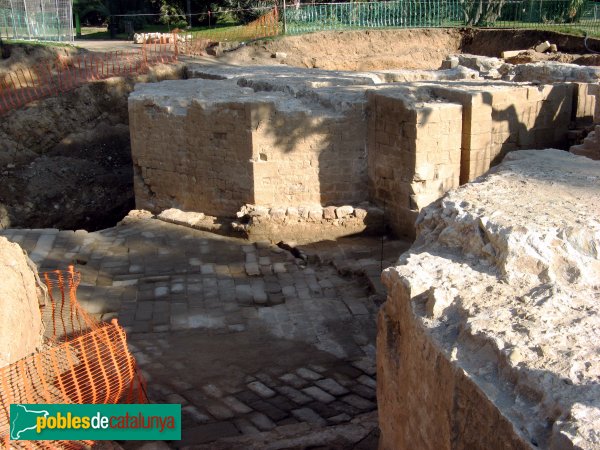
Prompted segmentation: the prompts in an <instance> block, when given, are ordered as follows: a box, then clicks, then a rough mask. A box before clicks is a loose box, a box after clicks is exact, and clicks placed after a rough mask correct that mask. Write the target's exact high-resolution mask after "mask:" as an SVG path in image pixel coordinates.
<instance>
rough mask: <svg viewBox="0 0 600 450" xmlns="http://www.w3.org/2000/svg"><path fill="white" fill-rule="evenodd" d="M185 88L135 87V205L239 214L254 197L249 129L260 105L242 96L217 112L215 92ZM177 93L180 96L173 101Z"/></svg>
mask: <svg viewBox="0 0 600 450" xmlns="http://www.w3.org/2000/svg"><path fill="white" fill-rule="evenodd" d="M196 81H199V80H196ZM180 83H181V84H179V83H178V82H171V81H167V82H163V83H160V84H158V85H156V87H155V86H150V85H138V86H136V91H135V92H134V93H133V94H132V95H131V96H130V97H129V120H130V128H131V130H134V131H133V132H132V133H131V152H132V157H133V164H134V189H135V198H136V205H137V207H138V209H148V210H150V211H153V212H159V211H161V210H163V209H168V208H171V207H176V208H179V209H184V210H190V211H202V212H207V213H209V214H214V215H230V214H235V211H237V209H238V208H239V204H240V202H252V201H253V200H254V194H253V173H252V164H251V162H250V161H251V159H252V146H251V142H252V140H251V134H252V133H251V129H250V126H251V122H252V116H253V115H256V114H257V112H256V111H257V110H259V111H260V108H261V107H262V106H263V105H261V104H260V102H253V103H250V102H244V101H243V99H242V100H241V101H237V102H235V101H224V102H220V103H219V105H218V107H214V102H218V94H217V93H215V94H213V96H212V97H211V96H210V95H203V94H200V92H201V89H202V85H201V83H200V85H192V82H190V81H181V82H180ZM174 89H175V90H177V91H178V92H179V93H180V94H182V96H181V97H179V96H178V97H177V98H174V99H173V100H171V99H172V98H173V97H174V96H173V95H172V93H173V90H174ZM241 91H242V90H241V89H240V88H238V89H237V92H232V94H238V96H241ZM146 93H149V94H150V95H149V96H145V94H146ZM194 94H195V95H198V98H197V99H193V97H194ZM182 98H186V99H189V100H187V102H186V103H185V104H183V103H181V99H182ZM203 100H204V101H203ZM210 100H213V101H212V102H211V101H210Z"/></svg>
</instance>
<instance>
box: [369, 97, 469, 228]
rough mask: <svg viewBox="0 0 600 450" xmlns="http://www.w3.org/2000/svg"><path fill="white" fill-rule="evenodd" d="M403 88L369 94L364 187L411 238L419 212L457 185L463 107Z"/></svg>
mask: <svg viewBox="0 0 600 450" xmlns="http://www.w3.org/2000/svg"><path fill="white" fill-rule="evenodd" d="M425 98H426V100H429V101H422V100H421V101H419V98H418V96H415V95H413V94H412V93H411V92H410V91H408V90H406V89H386V90H381V91H370V92H369V106H370V114H369V156H368V158H369V159H368V161H369V164H368V166H369V191H370V197H371V198H372V199H373V201H374V202H375V203H377V204H378V205H380V206H385V208H384V209H385V211H386V217H387V219H388V222H389V224H390V225H391V227H392V228H393V230H394V231H395V232H396V233H398V234H401V235H407V236H412V235H413V234H414V223H415V220H416V218H417V215H418V214H419V210H420V209H421V208H423V207H424V206H427V205H428V204H429V203H431V202H432V201H434V200H437V199H438V198H439V197H440V196H441V195H443V194H444V193H445V192H447V191H448V190H449V189H452V188H455V187H458V183H459V175H460V155H461V124H462V107H461V105H458V104H455V103H440V102H431V101H430V98H427V97H425Z"/></svg>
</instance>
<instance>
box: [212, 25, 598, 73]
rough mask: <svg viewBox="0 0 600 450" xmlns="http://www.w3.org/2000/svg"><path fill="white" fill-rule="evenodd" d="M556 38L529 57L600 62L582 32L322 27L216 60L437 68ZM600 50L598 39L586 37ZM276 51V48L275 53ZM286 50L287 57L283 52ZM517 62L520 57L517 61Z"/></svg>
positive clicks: (342, 67)
mask: <svg viewBox="0 0 600 450" xmlns="http://www.w3.org/2000/svg"><path fill="white" fill-rule="evenodd" d="M546 40H548V41H550V42H551V43H554V44H557V46H558V50H559V53H556V54H553V55H546V54H538V55H533V56H531V57H530V58H529V59H528V60H527V61H525V60H523V61H522V62H531V61H544V60H551V61H559V62H569V63H574V64H579V65H597V64H600V58H599V57H598V55H594V54H586V53H589V52H588V51H587V50H586V48H585V46H584V39H583V37H578V36H571V35H566V34H561V33H555V32H550V31H527V30H461V29H435V28H430V29H406V30H362V31H326V32H320V33H312V34H305V35H300V36H286V37H284V38H279V39H274V40H261V41H257V42H253V43H250V44H248V45H246V46H244V47H242V48H240V49H238V50H236V51H232V52H229V53H225V54H224V55H223V56H222V57H221V58H219V59H218V60H219V61H220V62H224V63H227V64H235V65H246V64H252V65H256V64H259V65H272V64H277V63H281V64H287V65H290V66H295V67H308V68H319V69H327V70H355V71H361V70H365V71H367V70H381V69H439V68H440V64H441V62H442V60H443V59H445V58H446V57H447V56H448V55H451V54H456V53H472V54H476V55H484V56H495V57H500V56H501V54H502V52H503V51H505V50H521V49H523V50H526V49H529V48H531V47H533V46H535V45H537V44H539V43H541V42H543V41H546ZM588 47H590V49H592V50H596V49H598V50H599V51H600V42H599V41H598V40H596V39H589V40H588ZM276 53H280V55H279V56H278V57H277V58H274V57H275V56H276ZM281 53H284V54H285V57H282V56H281ZM518 63H520V62H518Z"/></svg>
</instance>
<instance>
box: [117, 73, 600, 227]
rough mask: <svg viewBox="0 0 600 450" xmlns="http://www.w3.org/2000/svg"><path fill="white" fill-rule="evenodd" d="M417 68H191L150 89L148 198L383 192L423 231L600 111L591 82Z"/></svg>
mask: <svg viewBox="0 0 600 450" xmlns="http://www.w3.org/2000/svg"><path fill="white" fill-rule="evenodd" d="M508 66H510V65H508ZM473 67H478V65H477V64H475V65H474V66H473ZM557 67H558V66H557ZM458 69H460V70H458ZM567 69H568V71H572V70H573V69H571V68H567ZM481 70H482V71H481V72H479V74H480V75H481V76H489V74H488V72H489V71H487V72H486V71H483V69H481ZM503 70H504V69H503ZM553 70H555V68H554V66H553ZM556 70H558V69H556ZM561 70H562V69H561ZM565 70H566V69H565ZM582 70H584V69H582ZM585 70H587V68H586V69H585ZM404 72H405V71H381V72H369V73H366V72H365V73H355V72H329V71H320V70H303V69H294V68H290V67H285V66H277V67H231V68H223V67H216V68H215V67H203V66H193V65H192V66H190V67H189V70H188V73H189V75H190V76H191V77H196V78H197V79H190V80H183V81H166V82H162V83H159V84H154V85H139V86H137V87H136V90H135V92H134V93H133V94H132V95H131V96H130V98H129V113H130V122H131V135H132V154H133V160H134V165H135V194H136V203H137V207H138V208H142V209H148V210H150V211H152V212H155V213H157V212H160V211H161V210H164V209H168V208H178V209H182V210H187V211H201V212H203V213H206V214H209V215H213V216H219V217H223V216H225V217H234V216H235V213H236V212H237V211H238V210H239V208H240V207H241V206H242V205H244V204H253V205H258V206H263V207H267V208H273V207H279V206H280V205H287V206H289V205H303V204H316V205H321V206H328V205H345V204H348V205H358V204H360V203H361V202H365V201H370V202H371V203H374V204H376V205H377V206H379V207H381V208H384V209H386V217H387V218H388V222H389V225H390V226H391V228H392V230H393V231H394V232H395V233H396V234H399V235H407V236H414V233H415V226H414V221H415V218H416V216H417V214H418V213H419V211H420V210H421V209H422V208H423V207H425V206H427V205H428V204H429V203H431V202H432V201H434V200H436V199H437V198H439V197H440V196H441V195H443V194H444V193H445V192H447V191H448V190H449V189H452V188H455V187H457V186H458V185H459V184H461V183H466V182H468V181H470V180H473V179H474V178H476V177H478V176H480V175H482V174H483V173H485V172H486V171H487V170H488V169H489V168H490V166H492V165H494V164H496V163H497V162H498V161H499V160H501V159H502V157H503V156H504V155H505V154H506V153H507V152H509V151H512V150H519V149H528V148H540V149H541V148H547V147H559V148H565V147H566V146H567V132H568V127H569V123H570V122H571V121H572V120H574V121H575V120H578V119H581V120H585V118H586V117H589V116H590V115H592V116H593V115H595V109H596V106H595V100H593V99H594V92H595V90H594V89H595V88H594V87H592V85H588V84H586V83H581V82H580V83H577V84H574V83H566V82H562V83H556V84H547V85H532V84H527V83H509V82H505V81H496V80H492V81H488V80H486V81H483V80H482V79H479V80H475V81H474V80H473V78H474V77H475V78H477V77H478V75H477V74H478V72H474V71H473V70H471V69H467V68H464V67H462V66H459V68H456V69H449V70H447V71H440V73H441V74H440V73H436V72H432V74H434V73H435V74H436V76H435V77H434V76H433V75H432V76H431V77H429V80H432V81H427V77H426V76H425V75H424V74H421V75H422V76H421V77H420V81H413V82H403V83H402V84H400V83H393V81H396V80H399V81H402V80H406V74H404ZM446 72H448V73H446ZM449 72H452V74H450V73H449ZM552 73H554V72H552ZM561 73H562V72H561ZM569 73H570V72H569ZM582 73H583V72H582ZM594 73H595V72H594ZM584 75H585V76H587V77H589V76H592V75H593V74H592V75H590V74H588V73H587V72H585V74H584ZM552 76H554V75H552ZM594 76H595V75H594ZM444 77H446V78H444ZM460 77H463V78H464V79H463V80H458V81H449V78H452V80H456V79H457V78H460ZM584 78H585V77H584ZM574 79H577V77H575V78H574ZM423 80H425V81H423Z"/></svg>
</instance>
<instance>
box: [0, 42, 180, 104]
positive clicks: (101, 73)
mask: <svg viewBox="0 0 600 450" xmlns="http://www.w3.org/2000/svg"><path fill="white" fill-rule="evenodd" d="M175 42H176V40H175ZM175 46H176V43H175V44H170V43H167V42H164V43H161V42H158V43H156V44H155V45H153V46H146V45H144V46H142V48H141V50H140V51H133V52H123V51H114V52H107V53H95V54H90V55H81V56H77V57H74V58H58V59H57V61H56V62H55V63H54V64H51V65H50V64H43V63H42V64H36V65H34V66H32V67H30V68H28V69H19V70H16V71H14V72H9V73H6V74H4V75H1V74H0V114H4V113H7V112H9V111H11V110H14V109H17V108H20V107H22V106H24V105H26V104H27V103H29V102H31V101H33V100H39V99H42V98H45V97H50V96H55V95H58V94H60V93H62V92H67V91H69V90H72V89H75V88H76V87H78V86H81V85H83V84H85V83H89V82H92V81H96V80H102V79H105V78H110V77H115V76H125V75H140V74H143V73H146V72H147V71H148V69H149V67H150V66H153V65H156V64H165V63H171V62H175V61H177V51H176V48H174V47H175Z"/></svg>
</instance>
